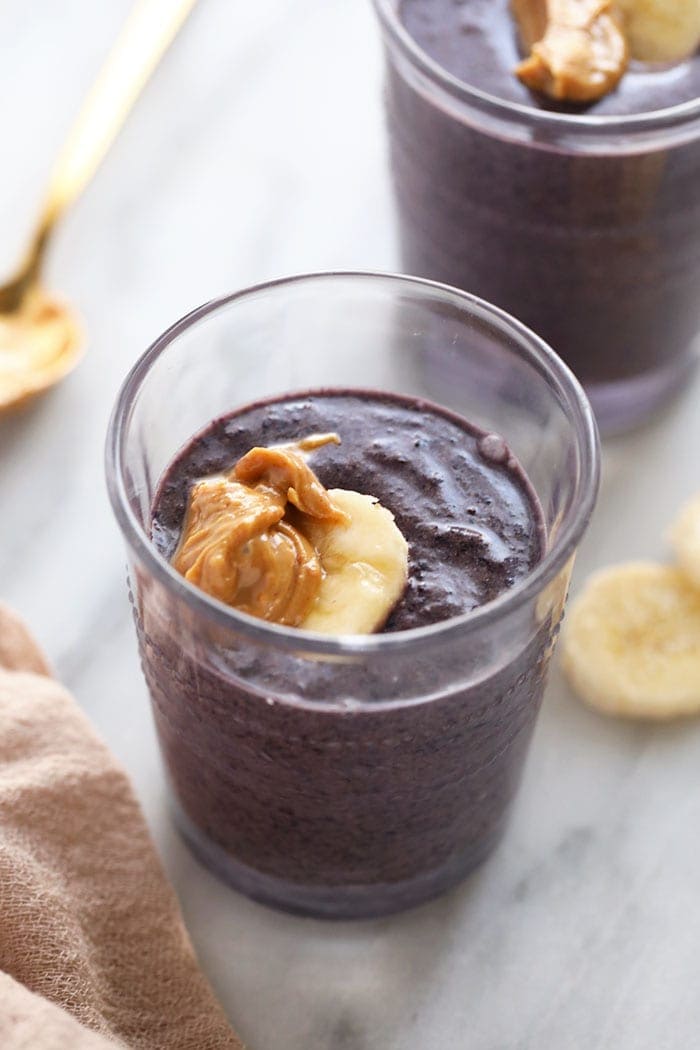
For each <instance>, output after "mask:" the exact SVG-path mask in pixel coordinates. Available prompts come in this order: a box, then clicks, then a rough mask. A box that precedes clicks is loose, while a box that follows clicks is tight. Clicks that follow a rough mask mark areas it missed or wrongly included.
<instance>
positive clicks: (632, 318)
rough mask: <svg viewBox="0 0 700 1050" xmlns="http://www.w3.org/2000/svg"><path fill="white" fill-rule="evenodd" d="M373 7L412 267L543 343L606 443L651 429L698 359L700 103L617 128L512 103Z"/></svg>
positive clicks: (616, 123) (387, 6)
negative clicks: (507, 317) (634, 429)
mask: <svg viewBox="0 0 700 1050" xmlns="http://www.w3.org/2000/svg"><path fill="white" fill-rule="evenodd" d="M374 5H375V8H376V10H377V12H378V14H379V19H380V23H381V27H382V31H383V37H384V43H385V50H386V59H387V76H386V108H387V118H388V129H389V139H390V147H391V161H392V172H393V179H394V187H395V195H396V200H397V205H398V214H399V226H400V235H401V245H402V266H403V268H404V269H405V270H406V271H407V272H408V273H415V274H418V275H420V276H422V277H429V278H432V279H434V280H437V281H446V282H448V283H449V284H452V285H456V286H458V287H460V288H465V289H466V290H468V291H470V292H473V293H475V294H476V295H480V296H482V297H483V298H485V299H488V300H489V301H490V302H493V303H496V304H497V305H498V306H501V307H502V308H503V309H504V310H508V311H509V312H510V313H512V314H513V315H514V316H516V317H518V318H519V319H520V320H522V321H524V322H525V324H527V325H529V326H530V327H531V328H533V329H534V330H535V331H536V332H538V333H539V334H540V335H541V336H542V337H543V338H544V339H546V340H547V342H548V343H549V344H550V346H552V347H553V348H554V350H555V351H556V352H557V353H558V354H559V355H560V356H561V357H562V358H563V359H564V360H565V361H566V362H567V364H568V365H569V366H570V367H571V368H572V369H573V371H574V372H575V373H576V375H577V377H578V378H579V379H580V380H581V382H582V383H583V385H584V387H585V388H586V392H587V393H588V396H589V398H590V400H591V402H592V404H593V408H594V410H595V412H596V416H597V419H598V423H599V425H600V428H601V430H602V432H603V433H614V432H616V431H620V430H624V429H627V428H628V427H630V426H633V425H635V424H637V423H640V422H642V421H643V420H644V419H645V418H647V417H648V416H649V415H650V414H651V413H652V412H653V410H654V409H655V408H656V407H657V406H659V405H660V404H662V403H663V402H664V401H666V400H667V399H668V398H670V397H671V396H672V395H673V394H674V393H675V392H676V391H678V390H679V389H680V388H681V387H682V386H683V385H684V383H685V382H687V379H688V376H689V373H690V372H691V371H692V369H693V368H694V367H695V365H696V363H697V360H698V343H697V341H696V340H697V337H698V336H699V335H700V295H699V294H698V289H699V288H700V98H698V99H695V100H694V101H691V102H687V103H683V104H680V105H676V106H674V107H672V108H668V109H662V110H658V111H656V112H652V113H645V114H641V115H632V116H630V115H626V116H619V117H617V116H597V117H596V116H585V115H581V114H571V113H559V112H551V111H548V110H545V109H540V108H536V107H535V106H532V107H530V106H525V105H520V104H517V103H514V102H511V101H505V100H502V99H498V98H496V97H494V96H492V95H488V94H485V93H484V92H481V91H479V90H477V89H475V88H473V87H470V86H468V85H467V84H465V83H463V82H461V81H459V80H458V79H456V78H455V77H454V76H452V75H451V74H449V73H448V72H446V71H445V70H444V69H442V68H441V67H440V66H439V65H438V64H437V63H436V62H434V61H433V60H432V59H431V58H430V57H429V56H428V55H427V54H426V53H425V52H424V51H422V50H421V49H420V47H419V46H418V45H417V44H416V43H415V42H414V41H413V39H412V38H411V36H410V35H409V34H408V32H407V31H406V30H405V28H404V27H403V26H402V24H401V22H400V20H399V17H398V14H397V10H398V6H399V0H374ZM504 17H506V16H505V14H504Z"/></svg>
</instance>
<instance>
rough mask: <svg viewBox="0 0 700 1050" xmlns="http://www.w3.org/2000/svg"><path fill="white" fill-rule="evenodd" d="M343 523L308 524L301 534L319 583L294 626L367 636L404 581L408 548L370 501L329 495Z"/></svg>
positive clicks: (339, 492)
mask: <svg viewBox="0 0 700 1050" xmlns="http://www.w3.org/2000/svg"><path fill="white" fill-rule="evenodd" d="M328 495H329V497H330V499H331V502H332V503H333V506H334V507H336V508H337V509H338V510H341V511H343V513H344V514H345V515H346V516H347V521H346V522H328V521H322V520H319V519H308V522H307V523H306V524H305V526H304V534H305V535H306V537H307V538H308V539H309V540H310V541H311V543H312V545H313V546H314V547H315V548H316V550H317V551H318V554H319V556H320V559H321V566H322V568H323V571H324V577H323V580H322V581H321V586H320V589H319V592H318V595H317V597H316V600H315V602H314V604H313V605H312V607H311V609H310V611H309V613H308V614H307V616H306V618H305V619H304V620H303V621H302V622H301V624H300V625H299V626H300V627H303V628H304V629H305V630H307V631H318V632H319V633H321V634H371V633H372V632H373V631H376V630H378V629H379V628H380V627H382V626H383V624H384V623H385V622H386V620H387V618H388V616H389V614H390V612H391V610H392V609H393V608H394V606H395V605H396V603H397V601H398V600H399V598H400V597H401V595H402V594H403V591H404V588H405V586H406V580H407V579H408V544H407V542H406V540H405V539H404V537H403V535H402V533H401V532H400V531H399V528H398V526H397V524H396V522H395V521H394V515H393V514H392V513H391V511H389V510H387V509H386V507H382V506H381V504H380V503H378V502H377V501H376V500H375V499H374V497H372V496H365V495H362V494H361V493H359V492H352V491H350V490H347V489H329V491H328Z"/></svg>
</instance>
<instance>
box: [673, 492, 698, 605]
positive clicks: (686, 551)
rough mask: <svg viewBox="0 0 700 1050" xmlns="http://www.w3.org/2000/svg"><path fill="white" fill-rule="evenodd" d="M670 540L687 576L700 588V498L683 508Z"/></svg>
mask: <svg viewBox="0 0 700 1050" xmlns="http://www.w3.org/2000/svg"><path fill="white" fill-rule="evenodd" d="M668 540H669V543H670V544H671V547H672V549H673V553H674V554H675V556H676V561H677V562H678V564H679V566H680V567H681V569H682V570H683V572H684V573H685V575H686V576H687V577H688V579H689V580H690V581H691V583H692V584H693V585H694V586H695V587H700V496H696V497H695V499H691V500H690V501H689V502H688V503H686V505H685V506H684V507H682V508H681V511H680V513H679V514H678V517H677V518H676V520H675V521H674V522H673V524H672V525H671V527H670V529H669V531H668Z"/></svg>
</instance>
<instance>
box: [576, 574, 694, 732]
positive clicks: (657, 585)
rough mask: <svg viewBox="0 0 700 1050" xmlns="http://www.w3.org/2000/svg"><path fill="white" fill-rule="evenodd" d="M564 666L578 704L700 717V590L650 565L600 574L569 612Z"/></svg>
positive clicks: (648, 715) (627, 713)
mask: <svg viewBox="0 0 700 1050" xmlns="http://www.w3.org/2000/svg"><path fill="white" fill-rule="evenodd" d="M562 667H563V669H564V673H565V674H566V676H567V678H568V680H569V682H570V684H571V685H572V687H573V688H574V689H575V691H576V692H577V693H578V694H579V695H580V696H581V698H582V699H583V700H585V701H586V702H587V703H588V704H590V705H591V706H592V707H596V708H598V709H599V710H601V711H605V712H607V713H608V714H614V715H622V716H624V717H627V718H645V719H670V718H676V717H678V716H680V715H690V714H695V713H698V712H700V591H698V590H697V589H696V588H695V587H693V586H692V585H691V584H690V583H689V582H688V580H687V579H686V577H685V576H684V574H683V572H682V571H681V570H680V569H677V568H674V567H671V566H667V565H656V564H654V563H652V562H631V563H629V564H627V565H618V566H613V567H612V568H610V569H604V570H603V571H602V572H598V573H595V574H594V575H593V576H591V578H590V579H589V581H588V583H587V585H586V587H585V589H584V591H583V593H582V594H581V595H580V597H579V598H578V599H577V600H576V601H575V602H574V604H573V606H572V608H571V612H570V614H569V622H568V624H567V626H566V629H565V631H564V634H563V637H562Z"/></svg>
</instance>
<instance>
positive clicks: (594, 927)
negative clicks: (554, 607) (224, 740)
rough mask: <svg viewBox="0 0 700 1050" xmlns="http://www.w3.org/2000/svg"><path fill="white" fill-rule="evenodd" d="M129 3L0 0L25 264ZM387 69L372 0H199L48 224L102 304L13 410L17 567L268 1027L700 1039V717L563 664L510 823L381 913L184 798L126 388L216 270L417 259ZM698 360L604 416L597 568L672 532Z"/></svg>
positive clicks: (250, 1011) (186, 900)
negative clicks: (267, 882)
mask: <svg viewBox="0 0 700 1050" xmlns="http://www.w3.org/2000/svg"><path fill="white" fill-rule="evenodd" d="M130 6H131V5H130V2H129V0H100V2H99V3H97V4H96V3H92V2H89V0H61V3H60V4H57V3H55V0H33V2H32V3H31V4H27V3H26V2H25V0H4V2H3V3H2V4H0V41H2V44H1V45H0V47H1V48H2V61H1V62H0V91H1V92H2V98H3V100H4V104H3V107H2V114H3V121H2V130H3V149H2V157H3V163H2V165H0V223H1V227H0V228H1V229H2V236H1V237H0V270H2V272H3V273H5V272H8V273H9V271H10V270H11V269H12V267H13V266H14V265H15V263H16V262H17V260H18V257H19V256H20V254H21V252H22V251H23V249H24V246H25V241H26V238H27V235H28V232H29V230H30V228H31V226H32V222H33V220H34V218H35V216H36V213H37V210H38V207H39V205H40V202H41V196H42V189H43V187H44V186H45V184H46V180H47V176H48V173H49V170H50V167H51V164H52V161H53V159H54V157H55V155H56V153H57V150H58V148H59V146H60V145H61V142H62V140H63V138H64V136H65V134H66V132H67V130H68V128H69V126H70V124H71V122H72V120H73V118H74V116H75V115H76V112H77V110H78V108H79V105H80V102H81V100H82V98H83V97H84V95H85V93H86V91H87V89H88V88H89V86H90V85H91V83H92V80H93V78H94V76H95V74H96V72H97V70H98V68H99V66H100V64H101V62H102V60H103V59H104V57H105V55H106V53H107V51H108V50H109V48H110V46H111V44H112V43H113V41H114V39H115V37H116V34H117V32H118V30H119V28H120V26H121V24H122V22H123V20H124V18H125V16H126V14H127V12H128V11H129V8H130ZM381 81H382V70H381V49H380V45H379V33H378V30H377V27H376V25H375V22H374V18H373V14H372V10H371V7H370V4H369V0H254V2H253V3H251V2H249V0H201V2H200V3H199V4H198V5H197V7H196V8H195V10H194V13H193V15H192V16H191V17H190V19H189V21H188V22H187V24H186V25H185V27H184V29H183V31H182V32H181V33H180V35H179V37H178V38H177V39H176V41H175V43H174V45H173V46H172V48H171V50H170V51H169V52H168V54H167V55H166V56H165V58H164V60H163V62H162V64H161V66H160V67H159V69H158V70H157V72H156V74H155V76H154V78H153V80H152V81H151V83H150V84H149V85H148V87H147V88H146V90H145V92H144V94H143V96H142V98H141V99H140V100H139V102H138V103H137V105H136V108H135V110H134V112H133V114H132V116H131V117H130V118H129V120H128V122H127V125H126V127H125V129H124V131H123V132H122V134H121V135H120V137H119V139H118V140H117V142H116V144H115V145H114V147H113V148H112V150H111V151H110V153H109V155H108V157H107V159H106V161H105V163H104V164H103V166H102V168H101V170H100V171H99V172H98V174H97V176H96V178H95V179H94V181H93V182H92V184H91V185H90V186H89V188H88V190H87V191H86V193H85V194H84V196H83V197H82V198H81V200H80V201H79V202H78V203H77V205H76V206H75V207H74V208H73V209H72V210H71V212H70V214H69V215H68V216H67V218H66V220H65V221H64V222H63V223H62V225H61V226H60V228H59V230H58V232H57V234H56V238H55V242H54V244H53V247H52V249H51V252H50V257H49V260H48V267H47V272H46V280H47V284H48V286H49V287H50V288H51V289H52V290H53V291H55V292H56V293H58V294H60V295H61V296H64V297H66V298H67V299H68V300H69V301H71V302H72V303H73V305H74V306H75V307H76V308H77V309H78V311H79V312H80V314H81V315H82V318H83V320H84V324H85V327H86V330H87V353H86V356H85V359H84V361H83V362H82V363H81V365H80V366H79V368H78V369H77V371H76V372H75V373H74V374H73V375H71V376H70V377H69V379H68V380H67V381H65V382H64V383H63V384H61V385H60V386H59V387H58V388H56V389H55V390H53V391H52V392H51V393H50V394H49V395H48V396H46V397H45V398H44V399H42V400H40V401H38V402H37V403H36V404H34V405H31V406H30V407H29V408H28V409H26V410H25V411H23V412H21V413H17V414H14V415H11V416H7V417H4V418H0V507H1V514H0V597H1V598H2V599H3V600H4V601H7V602H8V603H10V604H12V605H13V606H15V607H16V608H17V609H18V610H19V611H20V612H21V613H22V615H23V616H24V617H26V619H27V620H28V621H29V623H30V624H31V625H32V628H33V630H34V631H35V632H36V634H37V636H38V638H39V640H40V642H41V643H42V645H43V646H44V647H45V649H46V650H47V652H48V654H49V657H50V659H51V661H52V664H53V666H54V668H55V670H56V673H57V675H58V677H60V679H61V680H62V681H63V682H65V684H66V685H67V686H68V687H69V688H70V689H71V690H72V691H73V692H74V693H75V695H76V696H77V698H78V700H79V701H80V703H81V704H82V705H83V706H84V708H85V709H86V710H87V711H88V713H89V715H90V717H91V718H92V720H93V721H94V723H95V724H96V725H97V727H98V729H99V730H100V732H101V733H102V735H103V736H104V737H105V739H106V740H107V742H108V743H109V745H110V747H111V748H112V749H113V750H114V752H115V753H116V754H117V755H118V756H119V758H120V759H121V760H122V761H123V762H124V763H125V764H126V766H127V768H128V770H129V772H130V774H131V776H132V777H133V779H134V783H135V785H136V789H137V792H138V794H139V797H140V799H141V801H142V803H143V805H144V808H145V810H146V814H147V817H148V820H149V823H150V825H151V828H152V830H153V833H154V836H155V839H156V842H157V845H158V848H159V850H160V852H161V855H162V857H163V859H164V863H165V865H166V868H167V871H168V874H169V875H170V877H171V878H172V880H173V881H174V883H175V886H176V889H177V891H178V894H179V896H180V899H181V901H182V905H183V910H184V913H185V917H186V920H187V923H188V926H189V928H190V931H191V933H192V936H193V939H194V941H195V944H196V947H197V950H198V952H199V955H200V958H201V960H202V964H203V966H204V968H205V970H206V972H207V974H208V975H209V977H210V979H211V980H212V982H213V984H214V986H215V988H216V990H217V992H218V994H219V995H220V997H221V999H222V1001H223V1003H224V1005H225V1007H226V1009H227V1011H228V1013H229V1015H230V1017H231V1019H232V1020H233V1022H234V1023H235V1025H236V1026H237V1028H238V1030H239V1031H240V1033H241V1035H242V1036H243V1038H244V1039H245V1040H246V1041H247V1042H248V1043H249V1045H250V1047H251V1050H262V1048H265V1050H316V1048H319V1050H320V1048H326V1047H330V1048H338V1050H399V1048H401V1050H426V1048H428V1047H430V1048H433V1047H435V1048H438V1047H439V1048H440V1050H451V1048H466V1047H469V1050H568V1048H570V1047H571V1048H576V1050H580V1048H582V1047H584V1046H585V1047H586V1048H587V1050H594V1048H604V1047H612V1046H614V1047H615V1048H616V1050H627V1048H629V1050H632V1048H633V1050H643V1048H647V1047H648V1048H649V1050H651V1048H652V1047H653V1048H654V1050H662V1048H666V1047H674V1048H675V1047H680V1046H685V1045H692V1044H693V1042H694V1041H696V1039H697V1032H698V1030H700V1005H699V1002H700V1001H699V1000H698V998H697V989H696V982H695V981H689V979H688V977H689V975H692V974H697V966H698V949H697V945H698V943H700V936H699V935H700V928H699V925H698V920H697V894H696V892H695V890H694V887H697V879H698V877H700V872H698V860H697V858H696V857H695V850H694V844H693V843H692V842H690V841H688V838H687V835H686V829H687V828H689V827H695V829H697V827H698V818H700V804H699V800H698V797H697V790H696V782H697V754H698V746H699V745H700V737H699V736H698V729H697V728H696V727H695V726H692V727H690V728H684V727H678V726H672V727H669V728H665V727H664V728H659V729H649V728H646V727H637V726H630V725H620V724H618V723H615V722H609V721H606V720H604V719H602V718H600V717H599V716H597V715H595V714H593V713H592V712H589V711H587V710H585V709H583V708H582V707H581V706H580V705H579V704H578V703H577V702H576V701H575V700H573V699H572V697H571V696H570V695H569V694H568V693H567V691H566V690H565V688H564V686H563V684H562V682H561V679H560V677H559V676H558V674H556V673H555V675H554V680H553V682H552V685H551V687H550V690H549V695H548V699H547V702H546V704H545V711H544V714H543V718H542V720H541V722H540V725H539V728H538V731H537V735H536V740H535V746H534V750H533V754H532V757H531V759H530V763H529V766H528V773H527V777H526V781H525V784H524V787H523V791H522V793H521V796H520V799H519V801H518V807H517V812H516V818H515V820H514V824H513V827H512V828H511V832H510V834H509V836H508V837H507V840H506V842H505V843H504V845H503V847H502V848H501V849H500V850H499V852H498V853H497V855H496V856H495V858H494V859H493V861H492V862H490V863H489V864H488V865H487V867H486V868H484V869H482V871H480V872H479V873H478V874H477V875H476V876H475V877H474V878H472V879H471V880H470V881H469V882H468V883H467V884H466V885H465V886H463V887H461V888H460V889H458V890H457V891H455V892H454V893H452V894H450V895H448V896H447V897H445V898H443V899H442V900H440V901H438V902H436V903H435V904H432V905H429V906H426V907H424V908H421V909H419V910H418V911H416V912H412V913H409V914H408V915H406V916H403V917H401V918H399V919H392V920H383V921H382V922H375V923H358V924H354V925H350V924H324V923H319V922H312V921H306V920H301V919H294V918H290V917H286V916H282V915H278V914H275V913H273V912H271V911H268V910H266V909H264V908H262V907H260V906H258V905H255V904H253V903H251V902H248V901H246V900H245V899H243V898H241V897H238V896H237V895H235V894H233V893H231V892H230V891H228V890H227V889H226V888H225V887H223V886H222V885H220V884H219V883H218V882H216V880H215V879H214V878H213V877H212V876H210V875H208V874H207V873H206V872H204V871H203V870H202V869H201V868H200V867H199V866H198V865H197V864H196V862H195V861H194V860H193V859H192V858H191V857H190V856H189V854H188V853H187V852H186V850H185V848H184V847H183V846H182V845H181V844H180V842H179V840H178V839H177V838H176V836H175V834H174V832H173V831H172V829H171V826H170V823H169V820H168V817H167V813H166V810H165V803H164V790H163V784H162V779H161V773H160V766H159V760H158V754H157V745H156V743H155V738H154V735H153V731H152V728H151V720H150V713H149V710H148V705H147V698H146V691H145V687H144V685H143V683H142V680H141V676H140V671H139V667H138V661H137V656H136V647H135V640H134V637H133V628H132V624H131V617H130V610H129V605H128V601H127V596H126V586H125V568H124V555H123V551H122V544H121V539H120V537H119V535H118V532H117V527H116V525H115V524H114V523H113V520H112V515H111V511H110V509H109V506H108V502H107V497H106V491H105V485H104V480H103V467H102V455H103V442H104V435H105V430H106V426H107V421H108V418H109V413H110V411H111V407H112V404H113V402H114V399H115V396H116V393H117V390H118V388H119V385H120V384H121V382H122V380H123V378H124V377H125V375H126V372H127V371H128V369H129V368H130V367H131V365H132V364H133V363H134V362H135V360H136V358H137V357H138V356H139V355H140V354H141V353H142V352H143V351H144V349H145V348H146V347H147V346H148V344H149V343H150V342H151V341H152V340H153V339H154V338H155V337H156V336H157V335H158V334H159V333H160V332H161V331H162V330H163V329H164V328H166V327H167V326H168V325H170V324H171V323H172V322H173V321H174V320H176V319H177V318H178V317H180V316H181V315H183V314H184V313H186V312H187V311H188V310H190V309H191V308H193V307H195V306H197V305H199V304H200V303H202V302H204V301H205V300H207V299H210V298H212V297H214V296H217V295H220V294H222V293H225V292H228V291H231V290H233V289H235V288H237V287H242V286H245V285H250V284H253V283H255V282H258V281H262V280H265V279H267V278H271V277H276V276H280V275H283V274H287V273H290V272H293V271H303V270H315V269H325V268H353V267H357V268H364V269H375V268H376V269H392V268H396V266H397V254H396V244H395V234H394V223H393V214H392V206H391V195H390V187H389V179H388V171H387V159H386V148H385V141H384V130H383V115H382V108H381ZM696 390H697V388H696V389H694V390H689V391H688V392H687V393H686V394H685V395H684V397H683V398H681V400H680V401H679V402H677V403H676V404H675V405H674V406H673V407H672V409H670V410H669V411H668V412H667V413H665V414H664V416H663V418H661V419H660V420H659V421H657V422H655V423H654V424H653V425H652V426H650V427H648V428H646V429H645V430H644V431H642V432H639V433H637V434H635V435H631V436H629V437H627V438H624V439H619V440H617V441H616V442H609V443H607V445H606V448H605V467H604V485H603V490H602V493H601V499H600V503H599V507H598V511H597V513H596V517H595V519H594V522H593V524H592V527H591V530H590V532H589V534H588V536H587V538H586V542H585V544H584V547H583V549H582V551H581V555H580V559H579V566H578V577H577V578H578V579H579V580H581V579H582V578H583V576H584V575H585V574H586V573H587V572H588V571H590V569H591V568H594V567H598V566H599V565H602V564H605V563H607V562H609V561H614V560H617V559H620V558H628V557H649V556H659V555H662V556H663V546H662V541H661V539H660V538H659V537H660V536H661V533H662V531H663V528H664V526H665V524H666V523H667V522H668V520H669V518H670V517H671V516H672V514H673V513H674V512H675V509H676V507H677V505H678V503H679V502H680V500H681V499H683V498H685V497H687V496H688V495H690V494H691V493H692V492H693V491H694V490H695V489H696V488H697V487H698V481H697V465H696V464H697V441H696V440H695V439H694V440H692V441H691V440H690V435H692V434H696V433H697V428H695V429H694V420H695V419H696V417H697V409H696V408H695V407H694V399H695V397H696V396H697V392H696ZM669 770H672V771H673V776H672V777H669ZM691 787H692V788H694V789H693V790H691ZM671 1016H672V1017H673V1024H674V1025H675V1026H676V1027H675V1036H673V1037H672V1036H671V1035H670V1034H669V1031H670V1030H669V1023H670V1018H671ZM683 1033H685V1036H684V1035H683Z"/></svg>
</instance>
